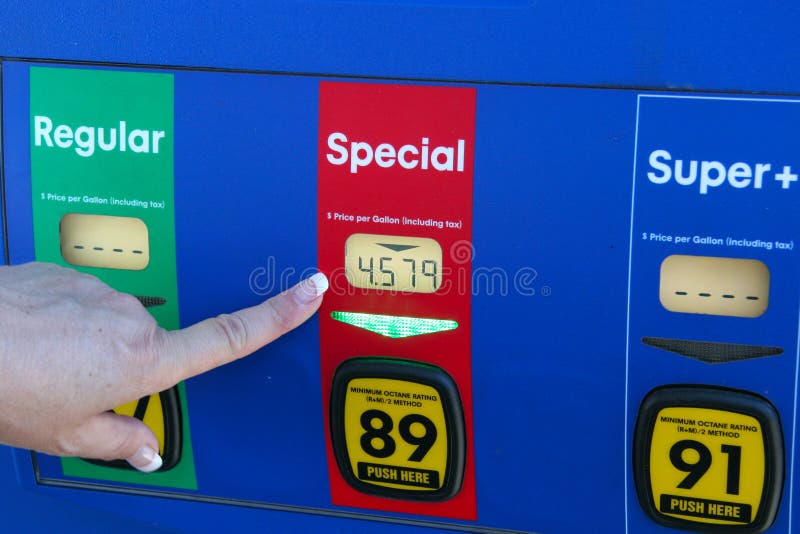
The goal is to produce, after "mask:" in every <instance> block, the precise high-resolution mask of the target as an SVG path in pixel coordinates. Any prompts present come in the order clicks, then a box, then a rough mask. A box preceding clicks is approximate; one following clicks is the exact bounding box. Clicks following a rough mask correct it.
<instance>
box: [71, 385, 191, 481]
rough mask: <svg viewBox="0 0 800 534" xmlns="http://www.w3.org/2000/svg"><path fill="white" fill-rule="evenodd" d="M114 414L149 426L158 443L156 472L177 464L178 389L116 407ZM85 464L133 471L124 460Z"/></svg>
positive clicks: (179, 416) (178, 444) (178, 443)
mask: <svg viewBox="0 0 800 534" xmlns="http://www.w3.org/2000/svg"><path fill="white" fill-rule="evenodd" d="M113 412H114V413H117V414H119V415H127V416H129V417H135V418H136V419H138V420H140V421H141V422H143V423H144V424H146V425H147V426H148V427H150V430H152V431H153V434H155V436H156V439H157V440H158V453H159V455H161V459H162V460H163V463H162V464H161V467H159V468H158V471H160V472H163V471H168V470H169V469H172V468H173V467H175V465H177V463H178V461H180V457H181V448H182V433H181V410H180V398H179V395H178V388H177V386H176V387H172V388H170V389H168V390H166V391H162V392H161V393H158V394H155V395H149V396H147V397H142V398H141V399H139V400H136V401H133V402H129V403H127V404H123V405H121V406H117V407H116V408H114V410H113ZM87 461H89V462H91V463H93V464H97V465H103V466H108V467H116V468H119V469H131V470H132V469H133V467H131V465H130V464H129V463H128V462H126V461H124V460H114V461H110V462H106V461H103V460H94V459H87Z"/></svg>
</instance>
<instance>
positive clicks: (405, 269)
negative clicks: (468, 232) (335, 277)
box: [344, 234, 442, 293]
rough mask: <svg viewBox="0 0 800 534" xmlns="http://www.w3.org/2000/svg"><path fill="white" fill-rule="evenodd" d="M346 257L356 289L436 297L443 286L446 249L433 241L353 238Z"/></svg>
mask: <svg viewBox="0 0 800 534" xmlns="http://www.w3.org/2000/svg"><path fill="white" fill-rule="evenodd" d="M344 257H345V275H346V276H347V281H348V282H349V283H350V285H352V286H353V287H358V288H363V289H384V290H388V291H402V292H410V293H434V292H436V291H437V290H438V289H439V288H440V287H441V286H442V247H441V246H440V245H439V243H437V242H436V241H435V240H433V239H429V238H425V237H407V236H389V235H377V234H353V235H351V236H350V237H348V238H347V241H346V242H345V246H344Z"/></svg>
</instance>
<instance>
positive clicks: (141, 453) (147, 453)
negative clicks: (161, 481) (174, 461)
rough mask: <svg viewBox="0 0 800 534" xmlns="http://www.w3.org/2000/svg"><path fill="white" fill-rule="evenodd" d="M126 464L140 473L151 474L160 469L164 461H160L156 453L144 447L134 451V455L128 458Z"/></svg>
mask: <svg viewBox="0 0 800 534" xmlns="http://www.w3.org/2000/svg"><path fill="white" fill-rule="evenodd" d="M128 463H129V464H131V466H133V467H134V468H136V469H138V470H139V471H141V472H142V473H152V472H153V471H156V470H157V469H158V468H159V467H161V464H163V463H164V460H162V459H161V456H159V455H158V453H157V452H156V451H154V450H153V449H151V448H150V447H148V446H147V445H144V446H143V447H141V448H140V449H139V450H138V451H136V454H134V455H133V456H131V457H130V458H128Z"/></svg>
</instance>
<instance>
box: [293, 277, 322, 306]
mask: <svg viewBox="0 0 800 534" xmlns="http://www.w3.org/2000/svg"><path fill="white" fill-rule="evenodd" d="M327 290H328V278H327V277H326V276H325V275H324V274H322V273H317V274H315V275H313V276H309V277H308V278H306V279H305V280H303V281H302V282H300V283H299V284H298V285H297V287H296V288H295V290H294V294H295V297H297V300H299V301H300V302H302V303H303V304H306V303H309V302H311V301H312V300H314V299H315V298H317V297H319V296H320V295H322V294H323V293H325V291H327Z"/></svg>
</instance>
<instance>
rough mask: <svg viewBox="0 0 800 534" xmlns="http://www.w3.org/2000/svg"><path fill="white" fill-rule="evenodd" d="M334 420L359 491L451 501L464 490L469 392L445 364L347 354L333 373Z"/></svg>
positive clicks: (345, 466) (338, 451)
mask: <svg viewBox="0 0 800 534" xmlns="http://www.w3.org/2000/svg"><path fill="white" fill-rule="evenodd" d="M330 424H331V437H332V441H333V449H334V453H335V455H336V461H337V463H338V465H339V470H340V471H341V473H342V476H343V477H344V479H345V480H346V481H347V482H348V483H349V484H350V485H351V486H352V487H353V488H355V489H357V490H359V491H362V492H364V493H368V494H373V495H379V496H383V497H393V498H399V499H414V500H427V501H443V500H447V499H450V498H451V497H453V496H454V495H456V494H457V493H458V491H459V490H460V489H461V483H462V478H463V473H464V458H465V435H464V418H463V414H462V408H461V399H460V396H459V394H458V390H457V388H456V384H455V382H454V381H453V379H452V378H451V377H450V376H449V375H448V374H447V373H445V372H444V371H443V370H442V369H440V368H438V367H435V366H433V365H428V364H423V363H419V362H413V361H408V360H400V359H389V358H386V359H383V358H355V359H351V360H347V361H345V362H344V363H342V364H341V365H340V366H339V368H338V369H337V371H336V374H335V375H334V379H333V385H332V389H331V405H330Z"/></svg>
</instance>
